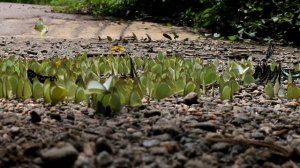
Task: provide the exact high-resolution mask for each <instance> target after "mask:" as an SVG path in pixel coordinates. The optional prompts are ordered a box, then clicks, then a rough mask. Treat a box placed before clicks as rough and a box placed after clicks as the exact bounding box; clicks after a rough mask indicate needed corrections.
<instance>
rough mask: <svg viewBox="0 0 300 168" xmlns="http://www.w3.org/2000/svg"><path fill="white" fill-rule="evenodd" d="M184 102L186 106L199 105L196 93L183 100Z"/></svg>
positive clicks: (189, 94)
mask: <svg viewBox="0 0 300 168" xmlns="http://www.w3.org/2000/svg"><path fill="white" fill-rule="evenodd" d="M183 101H184V103H185V104H186V105H192V104H197V103H198V94H197V93H196V92H190V93H188V94H187V95H186V96H185V97H184V98H183Z"/></svg>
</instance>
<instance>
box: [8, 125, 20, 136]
mask: <svg viewBox="0 0 300 168" xmlns="http://www.w3.org/2000/svg"><path fill="white" fill-rule="evenodd" d="M10 131H11V133H15V134H16V133H19V131H20V127H15V126H13V127H11V129H10Z"/></svg>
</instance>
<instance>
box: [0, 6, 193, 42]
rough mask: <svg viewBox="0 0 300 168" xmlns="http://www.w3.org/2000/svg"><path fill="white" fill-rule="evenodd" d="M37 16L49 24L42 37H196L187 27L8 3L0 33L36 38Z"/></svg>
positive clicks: (1, 17)
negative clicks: (133, 35)
mask: <svg viewBox="0 0 300 168" xmlns="http://www.w3.org/2000/svg"><path fill="white" fill-rule="evenodd" d="M39 17H42V18H43V19H44V21H45V24H46V25H48V27H49V33H48V34H47V36H46V38H61V39H76V38H85V39H88V38H98V36H100V37H102V38H106V36H111V37H112V38H113V39H119V38H120V37H126V36H132V32H134V33H135V34H136V35H137V37H138V39H141V38H146V33H147V34H149V35H150V36H151V37H152V39H153V40H161V39H164V37H163V36H162V34H163V33H171V32H176V33H177V34H178V35H179V39H181V40H182V39H185V38H189V39H191V40H195V39H197V38H199V36H198V35H196V34H194V33H192V32H191V31H190V30H188V29H185V28H181V27H175V26H164V25H162V24H157V23H151V22H141V21H125V20H115V21H112V20H107V19H100V20H99V19H96V18H94V17H92V16H86V15H74V14H61V13H52V12H51V8H50V7H48V6H38V5H23V4H11V3H0V27H1V29H0V36H15V37H26V38H39V34H38V33H37V32H36V31H35V30H34V29H33V27H34V24H35V22H36V21H37V19H38V18H39Z"/></svg>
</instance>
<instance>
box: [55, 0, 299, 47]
mask: <svg viewBox="0 0 300 168" xmlns="http://www.w3.org/2000/svg"><path fill="white" fill-rule="evenodd" d="M51 4H53V5H54V6H64V9H65V10H67V11H77V12H79V11H81V12H85V13H91V14H94V15H108V16H116V17H122V18H124V17H126V18H130V19H132V18H139V19H156V20H158V21H167V22H171V23H173V24H180V25H187V26H192V27H195V28H206V29H207V30H209V31H210V33H211V34H215V35H214V36H215V37H219V36H220V37H221V38H224V37H225V38H228V39H229V40H237V39H249V38H250V39H253V40H266V41H269V40H271V39H275V40H284V41H290V42H294V43H295V44H298V45H299V40H298V39H299V38H300V33H299V32H300V3H299V2H298V1H292V0H286V1H280V0H272V1H271V0H267V1H253V0H241V1H233V0H222V1H220V0H200V1H199V0H190V1H184V0H162V1H160V0H123V1H120V0H74V1H73V0H52V3H51Z"/></svg>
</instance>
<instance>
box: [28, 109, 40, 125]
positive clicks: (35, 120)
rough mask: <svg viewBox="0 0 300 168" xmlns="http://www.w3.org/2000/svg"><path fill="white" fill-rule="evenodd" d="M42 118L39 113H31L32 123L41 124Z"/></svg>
mask: <svg viewBox="0 0 300 168" xmlns="http://www.w3.org/2000/svg"><path fill="white" fill-rule="evenodd" d="M41 120H42V119H41V116H40V115H39V114H38V113H37V112H35V111H32V112H31V113H30V121H31V122H32V123H38V122H41Z"/></svg>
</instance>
